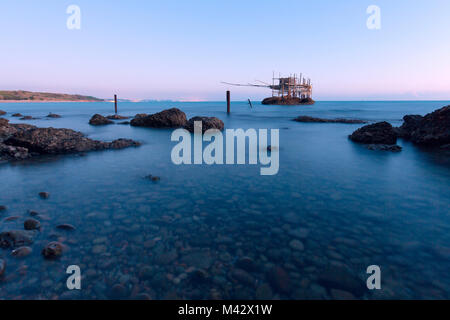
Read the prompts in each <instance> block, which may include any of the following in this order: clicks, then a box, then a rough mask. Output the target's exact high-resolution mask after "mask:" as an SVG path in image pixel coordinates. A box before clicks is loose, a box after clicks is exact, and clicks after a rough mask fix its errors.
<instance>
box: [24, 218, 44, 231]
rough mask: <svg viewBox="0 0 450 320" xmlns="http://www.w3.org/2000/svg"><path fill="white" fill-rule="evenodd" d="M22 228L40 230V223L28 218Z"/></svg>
mask: <svg viewBox="0 0 450 320" xmlns="http://www.w3.org/2000/svg"><path fill="white" fill-rule="evenodd" d="M23 227H24V229H25V230H34V229H40V228H41V223H40V222H39V221H37V220H36V219H32V218H30V219H27V220H25V222H24V223H23Z"/></svg>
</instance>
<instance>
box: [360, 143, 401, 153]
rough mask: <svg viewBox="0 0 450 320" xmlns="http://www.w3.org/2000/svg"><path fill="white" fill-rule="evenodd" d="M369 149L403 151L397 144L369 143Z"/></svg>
mask: <svg viewBox="0 0 450 320" xmlns="http://www.w3.org/2000/svg"><path fill="white" fill-rule="evenodd" d="M367 149H369V150H376V151H391V152H400V151H402V147H400V146H398V145H396V144H369V145H367Z"/></svg>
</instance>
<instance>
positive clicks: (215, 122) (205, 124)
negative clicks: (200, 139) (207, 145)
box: [184, 117, 224, 133]
mask: <svg viewBox="0 0 450 320" xmlns="http://www.w3.org/2000/svg"><path fill="white" fill-rule="evenodd" d="M196 121H201V122H202V130H201V131H202V133H205V131H206V130H209V129H217V130H220V131H222V130H223V128H224V124H223V121H222V120H220V119H218V118H216V117H193V118H191V119H189V121H188V122H187V123H186V125H185V126H184V128H185V129H186V130H187V131H189V132H194V123H195V122H196Z"/></svg>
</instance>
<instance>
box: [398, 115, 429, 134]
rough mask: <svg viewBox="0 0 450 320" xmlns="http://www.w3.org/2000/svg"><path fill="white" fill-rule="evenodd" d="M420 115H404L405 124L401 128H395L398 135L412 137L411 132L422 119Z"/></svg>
mask: <svg viewBox="0 0 450 320" xmlns="http://www.w3.org/2000/svg"><path fill="white" fill-rule="evenodd" d="M422 119H423V117H422V116H420V115H406V116H404V117H403V124H402V126H401V127H399V128H395V131H396V133H397V136H398V137H400V138H405V139H410V138H411V133H412V132H413V131H415V130H416V129H417V128H418V127H419V125H420V122H421V121H422Z"/></svg>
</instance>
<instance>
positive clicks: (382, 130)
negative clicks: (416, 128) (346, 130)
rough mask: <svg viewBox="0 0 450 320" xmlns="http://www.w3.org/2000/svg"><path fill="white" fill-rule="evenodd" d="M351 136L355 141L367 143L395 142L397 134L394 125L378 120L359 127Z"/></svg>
mask: <svg viewBox="0 0 450 320" xmlns="http://www.w3.org/2000/svg"><path fill="white" fill-rule="evenodd" d="M349 138H350V139H351V140H352V141H354V142H359V143H366V144H391V145H392V144H395V143H396V142H397V134H396V133H395V131H394V129H393V128H392V125H391V124H390V123H387V122H385V121H384V122H378V123H375V124H370V125H367V126H364V127H362V128H359V129H358V130H356V131H355V132H353V133H352V134H351V135H350V136H349Z"/></svg>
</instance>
